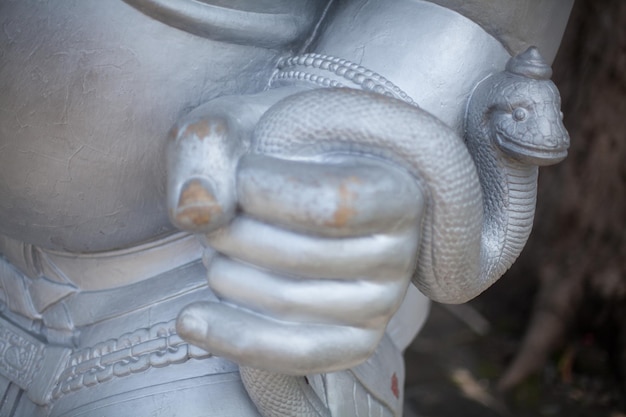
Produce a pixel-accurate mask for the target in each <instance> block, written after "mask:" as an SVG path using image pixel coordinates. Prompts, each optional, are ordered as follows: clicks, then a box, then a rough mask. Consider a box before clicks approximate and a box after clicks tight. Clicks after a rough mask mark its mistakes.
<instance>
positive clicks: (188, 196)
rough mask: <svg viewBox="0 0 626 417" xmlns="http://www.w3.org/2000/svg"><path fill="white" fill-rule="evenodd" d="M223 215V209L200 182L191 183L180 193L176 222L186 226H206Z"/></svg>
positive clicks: (193, 181)
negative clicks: (216, 217)
mask: <svg viewBox="0 0 626 417" xmlns="http://www.w3.org/2000/svg"><path fill="white" fill-rule="evenodd" d="M221 213H222V207H221V206H220V205H219V204H218V202H217V201H216V200H215V197H214V196H213V194H212V193H211V192H209V191H208V190H207V189H206V188H205V187H203V186H202V183H201V182H200V181H199V180H192V181H190V182H189V183H188V184H187V186H186V187H185V188H184V189H183V191H182V192H181V193H180V198H179V200H178V209H177V210H176V221H178V222H179V223H181V224H185V225H195V226H204V225H207V224H209V223H210V222H211V219H213V218H215V216H218V215H220V214H221Z"/></svg>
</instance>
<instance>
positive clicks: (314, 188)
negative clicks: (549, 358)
mask: <svg viewBox="0 0 626 417" xmlns="http://www.w3.org/2000/svg"><path fill="white" fill-rule="evenodd" d="M570 8H571V1H569V0H568V1H562V2H550V3H549V4H548V2H543V3H537V2H533V1H531V0H525V1H519V0H518V1H514V0H509V1H503V2H501V4H500V5H498V6H497V7H493V6H492V3H491V2H487V1H485V0H472V1H460V0H436V1H420V0H386V1H382V0H379V1H368V0H343V1H341V0H337V1H321V0H320V1H317V0H297V1H295V0H271V1H270V0H267V1H262V2H261V1H252V0H230V1H223V0H202V1H195V0H125V1H121V0H73V1H64V2H60V1H57V2H51V1H46V2H41V1H35V0H0V23H1V24H2V31H0V92H1V94H0V149H1V153H0V253H1V254H2V258H0V290H1V291H0V300H1V303H0V308H1V310H0V311H1V315H0V391H1V393H2V395H3V398H4V399H5V400H4V401H3V403H2V404H1V405H0V414H2V415H9V416H17V417H21V416H34V417H44V416H45V417H62V416H81V417H95V416H125V415H129V416H130V415H132V416H138V415H141V416H153V415H154V416H157V415H158V416H164V417H167V416H172V417H173V416H175V415H184V416H186V417H195V416H220V417H228V416H259V415H262V416H264V417H278V416H334V417H336V416H341V417H349V416H368V415H369V416H401V415H402V399H403V393H402V385H403V381H404V365H403V360H402V351H403V350H404V349H405V348H406V346H407V345H408V344H409V343H410V341H411V340H412V339H413V337H414V336H415V335H416V334H417V332H418V331H419V329H420V327H421V325H422V323H423V321H424V320H425V318H426V316H427V313H428V305H429V301H428V299H429V298H430V299H434V300H436V301H440V302H448V303H460V302H465V301H467V300H469V299H471V298H472V297H475V296H476V295H478V294H479V293H480V292H482V291H483V290H485V289H486V288H487V287H488V286H489V285H491V284H492V283H493V282H494V281H495V280H497V279H498V278H499V277H500V276H501V275H502V274H503V273H504V272H505V271H506V270H507V269H508V268H509V267H510V265H511V264H512V263H513V262H514V261H515V259H516V258H517V256H518V254H519V253H520V251H521V250H522V248H523V246H524V244H525V242H526V239H527V238H528V235H529V233H530V229H531V226H532V220H533V214H534V205H535V195H536V181H537V167H538V166H542V165H548V164H552V163H556V162H558V161H560V160H562V159H563V158H564V157H565V156H566V153H567V147H568V141H569V139H568V136H567V132H566V131H565V129H564V127H563V125H562V122H561V118H562V117H561V114H560V99H559V94H558V91H557V90H556V88H555V86H554V84H553V83H552V82H551V81H550V80H549V79H550V75H551V71H550V67H549V62H551V61H552V59H553V58H554V55H555V53H556V50H557V48H558V44H559V42H560V38H561V35H562V32H563V29H564V26H565V23H566V21H567V17H568V14H569V10H570ZM522 12H523V14H521V13H522ZM532 45H535V46H532ZM172 126H173V127H172ZM168 132H169V138H168ZM177 229H178V230H177ZM207 278H208V285H207Z"/></svg>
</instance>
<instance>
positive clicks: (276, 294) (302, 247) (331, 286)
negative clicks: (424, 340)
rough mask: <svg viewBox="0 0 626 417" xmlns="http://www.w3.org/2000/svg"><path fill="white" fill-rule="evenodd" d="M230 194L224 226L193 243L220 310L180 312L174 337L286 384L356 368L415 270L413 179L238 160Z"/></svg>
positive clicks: (397, 173) (363, 164)
mask: <svg viewBox="0 0 626 417" xmlns="http://www.w3.org/2000/svg"><path fill="white" fill-rule="evenodd" d="M206 191H207V194H208V193H210V191H209V190H206ZM237 196H238V207H239V209H238V212H237V214H236V217H235V218H234V219H233V220H232V221H231V222H230V223H229V224H228V225H227V226H224V227H222V228H220V229H218V230H216V231H214V232H211V233H208V234H205V235H203V236H204V240H205V242H206V244H207V246H209V247H211V248H213V249H214V250H215V253H214V256H213V258H212V259H210V262H209V263H208V281H209V285H210V287H211V289H212V290H213V291H214V292H215V294H216V295H217V296H218V297H219V298H220V300H221V302H204V303H197V304H193V305H190V306H189V307H187V308H186V309H185V310H184V311H183V312H182V313H181V314H180V316H179V320H178V331H179V333H180V334H181V336H182V337H183V338H185V339H187V340H188V341H190V342H191V343H193V344H195V345H198V346H201V347H203V348H205V349H206V350H208V351H210V352H213V353H215V354H217V355H220V356H225V357H228V358H230V359H232V360H234V361H236V362H238V363H240V364H242V365H247V366H252V367H255V368H260V369H267V370H271V371H275V372H280V373H285V374H292V375H298V374H299V375H304V374H310V373H321V372H329V371H335V370H339V369H346V368H349V367H351V366H354V365H356V364H358V363H360V362H362V361H364V360H365V359H367V358H368V357H369V356H370V355H371V353H372V352H373V351H374V350H375V348H376V346H377V345H378V342H379V340H380V338H381V337H382V335H383V333H384V330H385V327H386V325H387V323H388V321H389V320H390V318H391V316H392V315H393V314H394V312H395V311H396V310H397V308H398V307H399V306H400V304H401V302H402V300H403V298H404V294H405V292H406V290H407V287H408V285H409V282H410V279H411V276H412V273H413V270H414V267H415V256H416V255H415V254H416V251H417V246H418V225H419V221H420V219H421V210H422V206H423V204H422V201H421V198H422V194H421V192H420V190H419V188H418V186H417V184H416V182H415V181H414V179H413V178H412V177H411V176H410V175H409V174H408V173H406V172H404V171H401V170H399V169H395V168H393V167H390V166H388V165H387V164H386V163H383V162H380V161H376V160H373V159H368V158H343V159H341V160H336V161H332V162H329V161H326V162H323V163H321V162H302V161H298V162H293V161H286V160H281V159H276V158H272V157H268V156H261V155H248V156H245V157H243V158H242V159H241V160H240V163H239V165H238V169H237Z"/></svg>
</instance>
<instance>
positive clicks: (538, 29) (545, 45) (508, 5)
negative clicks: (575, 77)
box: [427, 0, 574, 63]
mask: <svg viewBox="0 0 626 417" xmlns="http://www.w3.org/2000/svg"><path fill="white" fill-rule="evenodd" d="M427 1H432V2H433V3H437V4H440V5H441V6H444V7H447V8H449V9H451V10H455V11H457V12H459V13H461V14H462V15H464V16H466V17H468V18H469V19H472V20H473V21H475V22H477V23H478V24H480V25H481V26H482V27H483V28H484V29H485V30H486V31H487V32H488V33H490V34H492V35H493V36H494V37H495V38H496V39H498V40H499V41H500V42H502V44H503V45H504V46H505V47H506V48H507V50H508V51H509V52H510V53H511V54H512V55H516V54H518V53H521V52H523V51H524V50H526V49H527V48H528V47H530V46H532V45H535V46H537V47H538V48H539V50H541V54H542V55H543V56H544V58H545V59H546V61H547V62H548V63H552V61H553V60H554V57H555V56H556V53H557V50H558V49H559V44H560V43H561V38H562V37H563V32H564V31H565V26H566V25H567V20H568V19H569V14H570V11H571V10H572V6H573V4H574V0H498V1H497V2H489V1H483V0H427Z"/></svg>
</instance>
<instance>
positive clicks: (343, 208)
mask: <svg viewBox="0 0 626 417" xmlns="http://www.w3.org/2000/svg"><path fill="white" fill-rule="evenodd" d="M361 182H362V181H361V179H360V178H357V177H354V176H352V177H349V178H347V179H346V181H345V182H344V183H342V184H341V185H340V186H339V201H338V203H337V209H336V210H335V213H334V214H333V218H332V220H329V221H328V222H326V223H325V225H326V226H330V227H335V228H342V227H345V226H346V225H348V223H349V222H350V220H352V219H353V218H354V217H355V216H356V215H357V213H358V212H357V210H356V207H355V201H356V197H357V193H355V192H354V191H351V190H350V188H349V185H351V184H360V183H361Z"/></svg>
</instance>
